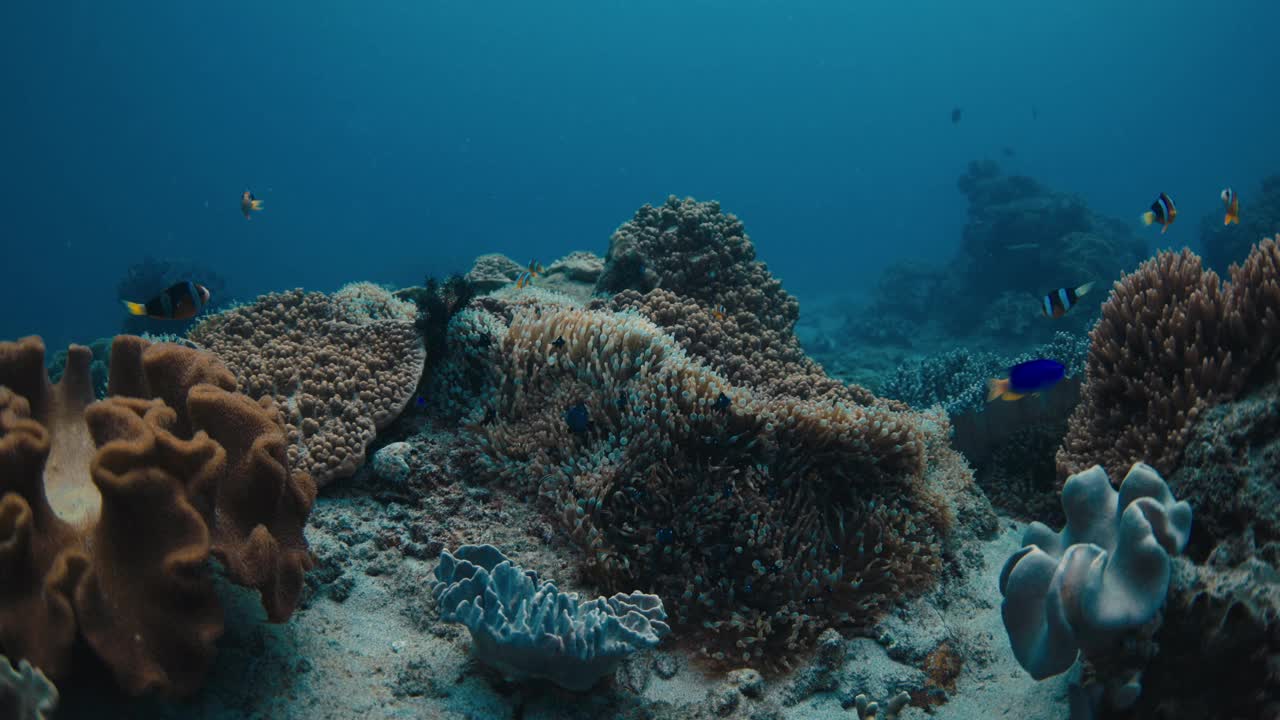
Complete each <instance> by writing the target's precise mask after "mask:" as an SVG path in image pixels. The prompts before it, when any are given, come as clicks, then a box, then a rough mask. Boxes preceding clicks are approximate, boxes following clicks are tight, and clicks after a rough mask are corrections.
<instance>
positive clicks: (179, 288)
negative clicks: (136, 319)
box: [120, 280, 209, 320]
mask: <svg viewBox="0 0 1280 720" xmlns="http://www.w3.org/2000/svg"><path fill="white" fill-rule="evenodd" d="M120 302H123V303H124V306H125V307H126V308H127V309H128V310H129V314H130V315H138V316H145V317H149V318H154V319H156V320H186V319H188V318H193V317H195V316H196V313H198V312H200V310H201V309H202V308H204V306H205V305H208V304H209V288H207V287H205V286H203V285H198V284H196V283H193V282H191V281H190V280H187V281H186V282H180V283H178V284H177V285H174V286H173V287H171V288H169V289H168V290H165V291H164V292H162V293H160V294H159V295H157V296H155V297H153V298H151V299H150V300H148V301H147V302H145V303H136V302H129V301H128V300H121V301H120Z"/></svg>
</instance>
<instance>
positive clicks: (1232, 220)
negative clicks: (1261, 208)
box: [1222, 215, 1240, 225]
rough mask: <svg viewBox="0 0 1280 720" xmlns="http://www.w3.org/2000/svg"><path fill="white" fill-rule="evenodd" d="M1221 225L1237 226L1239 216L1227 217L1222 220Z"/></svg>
mask: <svg viewBox="0 0 1280 720" xmlns="http://www.w3.org/2000/svg"><path fill="white" fill-rule="evenodd" d="M1222 224H1223V225H1239V224H1240V216H1239V215H1227V217H1226V219H1224V220H1223V221H1222Z"/></svg>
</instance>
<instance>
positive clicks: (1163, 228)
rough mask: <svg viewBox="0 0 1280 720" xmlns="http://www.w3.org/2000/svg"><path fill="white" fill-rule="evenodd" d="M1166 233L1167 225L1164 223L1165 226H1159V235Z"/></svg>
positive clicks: (1167, 230)
mask: <svg viewBox="0 0 1280 720" xmlns="http://www.w3.org/2000/svg"><path fill="white" fill-rule="evenodd" d="M1167 232H1169V223H1165V224H1163V225H1161V226H1160V234H1161V235H1163V234H1165V233H1167Z"/></svg>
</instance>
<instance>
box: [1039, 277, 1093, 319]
mask: <svg viewBox="0 0 1280 720" xmlns="http://www.w3.org/2000/svg"><path fill="white" fill-rule="evenodd" d="M1092 289H1093V283H1091V282H1087V283H1085V284H1083V285H1081V286H1080V287H1078V288H1058V289H1057V290H1054V291H1053V292H1051V293H1049V294H1047V295H1045V296H1044V297H1043V298H1040V312H1042V313H1044V316H1045V317H1051V318H1060V317H1062V316H1063V315H1066V314H1067V311H1068V310H1070V309H1071V308H1073V307H1075V304H1076V301H1077V300H1079V299H1080V296H1081V295H1084V294H1085V293H1087V292H1089V291H1090V290H1092Z"/></svg>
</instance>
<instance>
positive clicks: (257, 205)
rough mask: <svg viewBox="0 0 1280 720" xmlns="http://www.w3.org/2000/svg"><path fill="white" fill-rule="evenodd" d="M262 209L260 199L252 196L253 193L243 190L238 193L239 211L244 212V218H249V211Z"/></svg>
mask: <svg viewBox="0 0 1280 720" xmlns="http://www.w3.org/2000/svg"><path fill="white" fill-rule="evenodd" d="M261 209H262V201H261V200H259V199H258V198H256V197H254V196H253V193H251V192H249V191H248V190H245V191H244V192H242V193H240V212H242V213H244V219H245V220H248V219H249V213H251V212H254V211H255V210H261Z"/></svg>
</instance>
